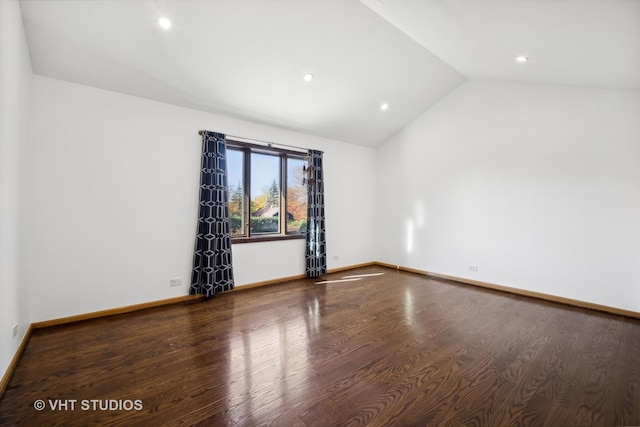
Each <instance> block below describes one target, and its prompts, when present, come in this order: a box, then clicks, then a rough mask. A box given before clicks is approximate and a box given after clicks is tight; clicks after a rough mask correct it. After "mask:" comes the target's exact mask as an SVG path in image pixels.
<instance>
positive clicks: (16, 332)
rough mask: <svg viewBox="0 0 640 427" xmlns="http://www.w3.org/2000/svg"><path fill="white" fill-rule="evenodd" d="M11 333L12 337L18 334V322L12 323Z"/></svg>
mask: <svg viewBox="0 0 640 427" xmlns="http://www.w3.org/2000/svg"><path fill="white" fill-rule="evenodd" d="M11 334H12V336H13V337H14V338H15V337H16V336H17V335H18V324H17V323H16V324H15V325H13V327H12V328H11Z"/></svg>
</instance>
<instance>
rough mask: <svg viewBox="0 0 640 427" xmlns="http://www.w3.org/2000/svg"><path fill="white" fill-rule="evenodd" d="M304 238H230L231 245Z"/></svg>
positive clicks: (282, 236) (300, 235)
mask: <svg viewBox="0 0 640 427" xmlns="http://www.w3.org/2000/svg"><path fill="white" fill-rule="evenodd" d="M305 237H306V236H305V235H304V234H287V235H282V234H274V235H270V236H256V237H232V238H231V244H232V245H235V244H236V243H257V242H275V241H278V240H304V238H305Z"/></svg>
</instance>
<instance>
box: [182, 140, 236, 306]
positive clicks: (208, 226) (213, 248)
mask: <svg viewBox="0 0 640 427" xmlns="http://www.w3.org/2000/svg"><path fill="white" fill-rule="evenodd" d="M226 152H227V145H226V138H225V135H224V134H222V133H216V132H209V131H204V132H203V133H202V167H201V171H200V206H199V209H198V233H197V235H196V244H195V250H194V255H193V273H192V274H191V287H190V288H189V294H190V295H196V294H202V295H206V296H207V297H210V296H213V295H215V294H217V293H218V292H223V291H229V290H231V289H233V288H234V284H233V267H232V262H231V222H230V220H229V195H228V187H227V159H226V157H227V154H226Z"/></svg>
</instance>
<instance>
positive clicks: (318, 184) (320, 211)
mask: <svg viewBox="0 0 640 427" xmlns="http://www.w3.org/2000/svg"><path fill="white" fill-rule="evenodd" d="M308 162H309V165H308V169H307V177H306V178H307V198H308V205H307V249H306V256H305V259H306V274H307V277H318V276H321V275H323V274H326V273H327V243H326V233H325V224H324V221H325V220H324V180H323V173H322V151H316V150H309V157H308Z"/></svg>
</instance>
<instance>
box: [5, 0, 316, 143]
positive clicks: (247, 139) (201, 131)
mask: <svg viewBox="0 0 640 427" xmlns="http://www.w3.org/2000/svg"><path fill="white" fill-rule="evenodd" d="M0 1H1V0H0ZM204 133H205V130H199V131H198V134H200V135H202V134H204ZM225 136H226V137H228V138H231V139H233V138H237V139H242V140H245V141H251V142H258V143H261V144H267V146H268V147H271V146H272V145H279V146H281V147H288V148H293V149H295V150H302V151H304V152H305V153H307V152H309V149H308V148H305V147H297V146H295V145H287V144H280V143H279V142H270V141H263V140H261V139H253V138H245V137H244V136H237V135H225Z"/></svg>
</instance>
